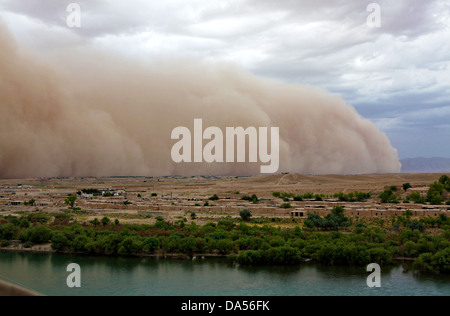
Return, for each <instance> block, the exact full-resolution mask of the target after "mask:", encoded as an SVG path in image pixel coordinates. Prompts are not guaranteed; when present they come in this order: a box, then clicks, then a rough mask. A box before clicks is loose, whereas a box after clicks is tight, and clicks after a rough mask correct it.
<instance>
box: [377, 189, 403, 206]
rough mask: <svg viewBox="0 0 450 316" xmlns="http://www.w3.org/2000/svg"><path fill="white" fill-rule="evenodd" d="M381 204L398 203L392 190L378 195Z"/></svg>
mask: <svg viewBox="0 0 450 316" xmlns="http://www.w3.org/2000/svg"><path fill="white" fill-rule="evenodd" d="M379 197H380V199H381V203H398V197H397V195H395V194H394V193H393V192H392V190H386V191H384V192H383V193H381V194H380V196H379Z"/></svg>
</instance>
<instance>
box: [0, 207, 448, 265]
mask: <svg viewBox="0 0 450 316" xmlns="http://www.w3.org/2000/svg"><path fill="white" fill-rule="evenodd" d="M240 215H241V218H242V220H245V222H244V221H242V222H239V221H237V220H233V219H232V218H225V219H222V220H219V221H218V222H215V223H208V224H206V225H204V226H198V225H197V224H196V223H195V222H191V223H190V224H186V219H185V218H183V219H180V220H179V221H177V222H175V223H171V222H167V221H165V220H164V219H163V218H162V217H158V218H156V223H155V224H153V225H132V224H120V223H119V222H118V221H115V222H113V221H111V220H110V219H109V218H107V217H105V218H103V219H101V220H98V219H94V220H93V221H92V222H90V223H84V224H82V223H78V222H76V221H74V220H73V218H72V216H71V215H70V214H59V215H57V216H56V217H54V218H52V219H50V218H51V217H50V216H49V215H48V214H44V213H33V214H30V215H27V216H22V217H20V218H14V217H11V216H8V217H0V244H1V245H2V246H3V247H8V246H9V245H10V244H11V240H20V241H21V242H22V243H23V245H24V247H28V248H30V247H32V246H33V245H34V244H45V243H51V246H52V248H53V249H54V250H55V251H61V252H68V253H86V254H94V255H142V254H183V255H185V256H193V255H195V254H205V253H214V254H220V255H224V256H225V255H227V256H228V258H229V260H230V261H231V262H236V263H239V264H242V265H262V264H277V265H294V264H298V263H300V262H303V261H304V260H305V259H312V260H314V261H316V262H319V263H321V264H326V265H358V266H359V265H361V266H363V265H367V264H368V263H373V262H377V263H380V264H390V263H392V262H393V260H394V259H395V258H396V257H409V258H413V259H414V260H415V261H414V267H415V268H416V269H418V270H421V271H435V270H438V271H440V272H441V273H450V264H449V262H450V261H449V256H450V241H449V239H450V219H449V217H447V216H446V215H445V214H441V216H439V217H438V218H423V219H420V220H417V219H413V218H412V212H405V214H404V215H402V216H398V217H395V218H394V219H393V220H392V227H387V226H388V225H386V224H387V223H385V222H384V221H381V220H375V219H372V220H368V221H366V222H363V221H358V222H356V223H352V221H351V220H350V219H348V218H346V217H345V216H344V211H343V209H342V208H340V207H336V208H335V209H333V210H332V212H331V213H330V214H328V215H327V216H325V217H324V218H322V217H320V216H318V215H317V214H310V215H309V217H308V219H307V220H306V221H305V226H304V227H303V229H302V228H301V227H299V226H295V227H293V228H285V229H282V228H280V227H275V226H269V225H267V224H263V225H255V224H254V223H256V222H258V221H257V220H256V219H255V220H252V219H251V212H250V211H249V210H242V211H241V214H240ZM389 226H390V225H389ZM428 231H429V233H428Z"/></svg>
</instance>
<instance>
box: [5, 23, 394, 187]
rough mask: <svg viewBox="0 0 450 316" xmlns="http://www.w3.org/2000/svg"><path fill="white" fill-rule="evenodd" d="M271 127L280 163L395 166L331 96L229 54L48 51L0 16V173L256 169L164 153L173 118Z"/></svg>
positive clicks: (310, 167)
mask: <svg viewBox="0 0 450 316" xmlns="http://www.w3.org/2000/svg"><path fill="white" fill-rule="evenodd" d="M195 118H201V119H203V125H204V128H206V127H208V126H218V127H220V128H222V130H223V131H224V130H225V127H227V126H230V127H238V126H242V127H244V128H246V127H249V126H254V127H271V126H275V127H279V128H280V169H279V171H280V172H298V173H303V174H360V173H394V172H399V171H400V167H401V166H400V163H399V160H398V155H397V151H396V150H395V149H394V148H392V146H391V144H390V141H389V139H388V138H387V137H386V135H385V134H383V133H382V132H381V131H380V130H378V129H377V128H376V127H375V125H374V124H373V123H371V122H370V121H369V120H366V119H364V118H362V117H361V116H360V115H359V114H358V113H357V112H356V111H355V110H354V108H352V107H351V106H348V105H346V103H345V101H344V100H343V99H342V98H340V97H339V96H336V95H332V94H330V93H328V92H327V91H324V90H322V89H319V88H315V87H312V86H307V85H301V84H286V83H281V82H276V81H269V80H265V79H260V78H257V77H255V76H254V75H252V74H250V73H248V72H245V71H243V70H241V69H239V68H237V67H235V66H231V65H229V64H217V63H215V64H213V63H207V62H199V61H193V60H188V59H183V58H180V59H176V60H173V59H171V60H168V59H164V58H161V59H160V60H157V61H156V60H151V61H134V60H130V59H124V58H119V57H117V56H114V55H112V54H107V53H105V52H99V51H94V50H93V49H88V48H86V49H83V50H80V49H79V50H77V52H76V53H73V52H67V51H64V52H63V51H61V52H59V53H58V54H55V55H54V56H53V58H52V59H51V62H49V61H44V60H40V59H39V58H38V57H36V55H35V54H33V53H32V52H30V51H27V50H25V49H24V48H22V47H20V46H19V45H18V44H17V43H16V42H15V41H14V39H12V37H11V35H10V34H9V32H8V30H6V28H5V27H4V26H3V25H2V24H1V23H0V178H24V177H68V176H119V175H120V176H131V175H135V176H160V175H197V174H198V175H246V174H257V173H258V172H259V170H260V169H259V168H260V165H261V164H246V163H213V164H207V163H196V164H194V163H190V164H189V163H188V164H183V163H182V164H175V163H174V162H172V159H171V148H172V146H173V145H174V144H175V142H176V141H174V140H171V132H172V130H173V129H174V128H175V127H178V126H186V127H188V128H190V129H191V131H193V122H194V119H195Z"/></svg>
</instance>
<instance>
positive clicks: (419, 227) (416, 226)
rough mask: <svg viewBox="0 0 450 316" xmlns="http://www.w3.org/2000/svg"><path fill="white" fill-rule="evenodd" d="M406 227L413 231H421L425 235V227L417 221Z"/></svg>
mask: <svg viewBox="0 0 450 316" xmlns="http://www.w3.org/2000/svg"><path fill="white" fill-rule="evenodd" d="M406 227H408V228H409V229H411V230H412V231H414V230H416V229H417V230H419V231H420V232H421V233H423V232H424V231H425V226H424V225H423V224H422V223H420V222H419V221H418V220H417V219H415V220H413V221H411V222H409V223H408V225H406Z"/></svg>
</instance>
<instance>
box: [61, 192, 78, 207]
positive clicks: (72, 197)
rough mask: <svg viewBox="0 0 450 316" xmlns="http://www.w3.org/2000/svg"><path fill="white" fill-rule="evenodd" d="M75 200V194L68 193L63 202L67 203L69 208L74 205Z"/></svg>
mask: <svg viewBox="0 0 450 316" xmlns="http://www.w3.org/2000/svg"><path fill="white" fill-rule="evenodd" d="M76 201H77V196H76V195H71V194H70V195H69V196H67V197H66V199H65V200H64V203H65V204H67V205H69V206H70V207H71V208H73V207H74V206H75V202H76Z"/></svg>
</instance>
